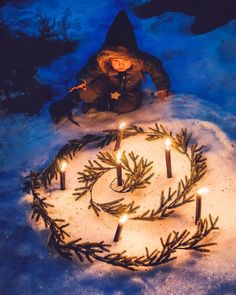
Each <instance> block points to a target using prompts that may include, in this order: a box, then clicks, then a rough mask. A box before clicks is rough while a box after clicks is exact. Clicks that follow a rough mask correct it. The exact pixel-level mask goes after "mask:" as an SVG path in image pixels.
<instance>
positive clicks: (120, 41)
mask: <svg viewBox="0 0 236 295" xmlns="http://www.w3.org/2000/svg"><path fill="white" fill-rule="evenodd" d="M117 46H123V47H126V48H127V49H128V50H129V51H130V52H135V51H138V44H137V41H136V37H135V34H134V30H133V27H132V24H131V22H130V20H129V17H128V15H127V13H126V12H125V10H121V11H120V12H119V13H118V14H117V16H116V17H115V19H114V21H113V23H112V24H111V27H110V29H109V30H108V32H107V35H106V39H105V41H104V43H103V46H102V48H107V47H117Z"/></svg>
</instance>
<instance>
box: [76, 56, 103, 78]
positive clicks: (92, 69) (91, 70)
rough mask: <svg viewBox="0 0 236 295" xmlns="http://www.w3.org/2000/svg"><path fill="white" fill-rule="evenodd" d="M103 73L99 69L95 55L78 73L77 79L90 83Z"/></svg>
mask: <svg viewBox="0 0 236 295" xmlns="http://www.w3.org/2000/svg"><path fill="white" fill-rule="evenodd" d="M102 74H103V73H102V72H101V71H100V70H99V67H98V63H97V60H96V57H95V56H93V57H91V58H90V59H89V61H88V62H87V64H86V65H85V66H84V67H83V68H82V69H81V70H80V71H79V72H78V73H77V75H76V81H77V82H79V81H81V80H82V81H84V82H86V84H89V83H90V82H91V81H92V80H94V79H96V78H98V77H100V76H101V75H102Z"/></svg>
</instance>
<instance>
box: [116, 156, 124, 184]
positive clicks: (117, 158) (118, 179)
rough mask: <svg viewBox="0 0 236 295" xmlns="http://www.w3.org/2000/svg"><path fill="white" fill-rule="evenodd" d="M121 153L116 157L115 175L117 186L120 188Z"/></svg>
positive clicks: (121, 182)
mask: <svg viewBox="0 0 236 295" xmlns="http://www.w3.org/2000/svg"><path fill="white" fill-rule="evenodd" d="M120 158H121V152H118V153H117V155H116V174H117V185H118V186H122V184H123V181H122V167H121V160H120Z"/></svg>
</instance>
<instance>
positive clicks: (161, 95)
mask: <svg viewBox="0 0 236 295" xmlns="http://www.w3.org/2000/svg"><path fill="white" fill-rule="evenodd" d="M172 94H173V93H172V92H171V91H170V90H169V89H161V90H158V91H156V92H155V93H154V96H155V97H157V98H159V99H161V100H166V99H167V98H168V97H169V96H170V95H172Z"/></svg>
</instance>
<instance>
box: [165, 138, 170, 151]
mask: <svg viewBox="0 0 236 295" xmlns="http://www.w3.org/2000/svg"><path fill="white" fill-rule="evenodd" d="M165 145H166V149H169V148H170V146H171V140H170V138H167V139H166V141H165Z"/></svg>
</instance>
